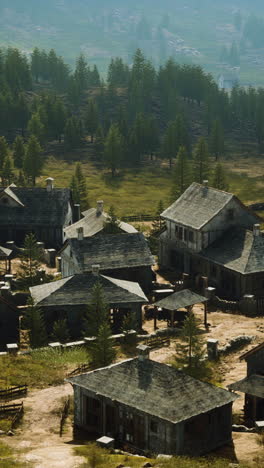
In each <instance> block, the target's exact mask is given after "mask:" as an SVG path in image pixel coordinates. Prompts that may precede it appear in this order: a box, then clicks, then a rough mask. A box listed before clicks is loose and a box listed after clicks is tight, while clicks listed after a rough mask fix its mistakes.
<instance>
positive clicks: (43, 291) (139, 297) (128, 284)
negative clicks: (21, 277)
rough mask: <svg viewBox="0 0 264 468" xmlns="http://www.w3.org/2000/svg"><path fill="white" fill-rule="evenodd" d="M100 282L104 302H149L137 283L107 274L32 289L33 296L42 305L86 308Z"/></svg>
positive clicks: (59, 281) (71, 278) (55, 282)
mask: <svg viewBox="0 0 264 468" xmlns="http://www.w3.org/2000/svg"><path fill="white" fill-rule="evenodd" d="M98 281H100V283H101V284H102V287H103V291H104V298H105V301H106V302H107V303H108V304H110V305H113V304H122V303H136V302H138V303H141V304H142V303H145V302H148V299H147V298H146V296H145V294H144V293H143V291H142V289H141V287H140V286H139V284H138V283H134V282H132V281H124V280H119V279H116V278H110V277H109V276H104V275H101V274H99V275H94V274H80V275H74V276H68V277H67V278H63V279H61V280H58V281H53V282H51V283H47V284H42V285H40V286H33V287H31V288H30V293H31V296H32V298H33V299H34V302H35V303H36V304H38V305H39V306H41V307H42V306H43V307H45V306H61V305H64V306H65V305H67V306H70V305H86V304H88V303H89V302H90V300H91V298H92V297H91V293H92V288H93V286H94V284H95V283H96V282H98Z"/></svg>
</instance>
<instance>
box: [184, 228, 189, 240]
mask: <svg viewBox="0 0 264 468" xmlns="http://www.w3.org/2000/svg"><path fill="white" fill-rule="evenodd" d="M187 234H188V231H187V229H184V241H185V242H187Z"/></svg>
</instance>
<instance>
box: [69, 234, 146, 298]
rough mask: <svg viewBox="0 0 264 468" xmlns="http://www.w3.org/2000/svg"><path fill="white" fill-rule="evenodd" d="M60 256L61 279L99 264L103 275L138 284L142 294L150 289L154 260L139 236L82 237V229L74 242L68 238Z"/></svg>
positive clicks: (86, 270)
mask: <svg viewBox="0 0 264 468" xmlns="http://www.w3.org/2000/svg"><path fill="white" fill-rule="evenodd" d="M60 255H61V271H62V277H63V278H65V277H67V276H72V275H75V274H77V273H78V274H79V273H89V272H91V271H92V266H93V265H97V264H98V265H100V271H101V272H102V274H105V275H107V276H110V277H114V278H118V279H122V280H126V281H134V282H137V283H139V284H140V286H141V288H142V289H143V291H144V293H148V292H149V291H150V290H151V289H152V281H153V280H154V279H155V275H154V272H153V271H152V268H151V267H152V265H154V264H155V260H154V258H153V256H152V255H151V252H150V249H149V246H148V243H147V240H146V238H145V237H144V235H143V234H142V233H131V234H127V233H126V234H104V235H97V236H92V237H86V238H84V235H83V231H82V230H81V231H79V236H78V238H77V239H75V238H71V239H67V241H66V242H65V245H64V247H63V248H62V250H61V252H60Z"/></svg>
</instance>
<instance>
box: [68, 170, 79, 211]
mask: <svg viewBox="0 0 264 468" xmlns="http://www.w3.org/2000/svg"><path fill="white" fill-rule="evenodd" d="M70 189H71V191H72V198H73V201H74V203H77V204H80V192H79V186H78V181H77V178H76V176H75V175H73V176H72V178H71V183H70Z"/></svg>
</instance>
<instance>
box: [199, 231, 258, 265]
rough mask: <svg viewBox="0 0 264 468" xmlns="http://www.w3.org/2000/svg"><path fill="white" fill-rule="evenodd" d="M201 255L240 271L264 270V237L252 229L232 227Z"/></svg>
mask: <svg viewBox="0 0 264 468" xmlns="http://www.w3.org/2000/svg"><path fill="white" fill-rule="evenodd" d="M201 255H202V256H203V257H205V258H207V259H208V260H211V261H213V262H214V263H218V264H220V265H223V266H225V267H226V268H228V269H230V270H234V271H237V272H238V273H243V274H250V273H258V272H261V271H264V237H263V236H262V235H261V234H260V235H259V236H256V235H254V233H253V232H252V231H248V230H244V229H241V228H231V229H229V230H228V231H226V232H225V233H224V234H223V235H222V236H221V237H220V238H219V239H217V240H216V241H215V242H213V243H212V244H211V245H210V246H209V247H207V248H206V249H205V250H204V251H203V252H201Z"/></svg>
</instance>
